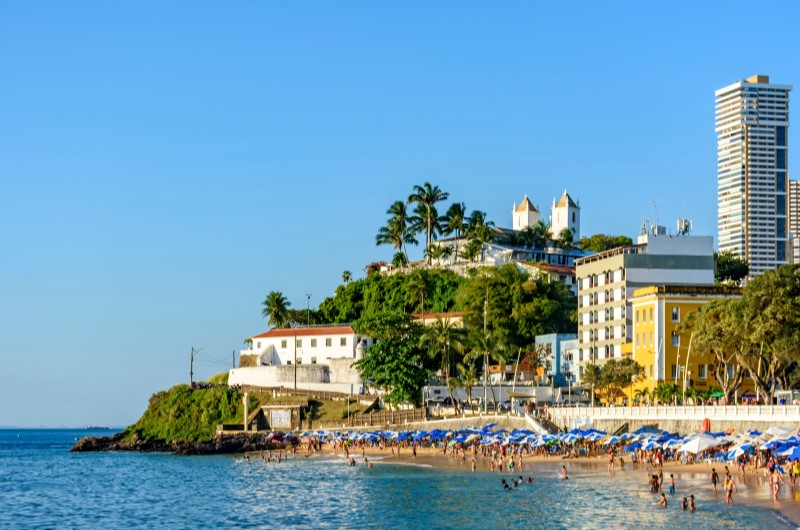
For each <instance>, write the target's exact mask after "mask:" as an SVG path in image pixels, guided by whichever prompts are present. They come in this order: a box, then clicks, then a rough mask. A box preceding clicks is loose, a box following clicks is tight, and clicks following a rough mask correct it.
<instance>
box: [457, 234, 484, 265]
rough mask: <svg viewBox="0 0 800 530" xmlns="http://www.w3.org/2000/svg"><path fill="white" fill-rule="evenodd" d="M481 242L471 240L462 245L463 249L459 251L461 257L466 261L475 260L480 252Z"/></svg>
mask: <svg viewBox="0 0 800 530" xmlns="http://www.w3.org/2000/svg"><path fill="white" fill-rule="evenodd" d="M481 249H483V244H482V243H481V242H480V241H477V240H474V239H473V240H472V241H470V242H469V243H467V244H466V245H464V250H462V251H461V257H462V258H464V259H465V260H467V261H470V262H472V261H476V260H477V259H478V256H480V254H481Z"/></svg>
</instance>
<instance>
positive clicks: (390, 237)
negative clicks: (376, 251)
mask: <svg viewBox="0 0 800 530" xmlns="http://www.w3.org/2000/svg"><path fill="white" fill-rule="evenodd" d="M386 213H388V214H389V215H390V216H391V217H389V220H388V221H387V222H386V225H385V226H382V227H381V228H380V230H378V235H377V236H375V244H376V245H392V246H393V247H394V248H395V249H396V250H397V251H398V252H402V253H403V255H405V257H406V261H407V260H408V252H406V246H407V245H409V244H410V245H416V244H417V240H416V238H415V237H414V229H413V226H412V218H411V217H409V215H408V212H407V210H406V204H405V203H404V202H403V201H395V202H393V203H392V205H391V206H389V209H388V210H387V211H386Z"/></svg>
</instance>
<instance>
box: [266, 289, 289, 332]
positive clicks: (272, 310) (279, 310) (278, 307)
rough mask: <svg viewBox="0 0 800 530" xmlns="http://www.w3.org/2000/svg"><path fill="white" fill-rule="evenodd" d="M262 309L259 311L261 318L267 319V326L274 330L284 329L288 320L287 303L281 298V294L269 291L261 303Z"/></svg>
mask: <svg viewBox="0 0 800 530" xmlns="http://www.w3.org/2000/svg"><path fill="white" fill-rule="evenodd" d="M262 305H263V306H264V309H263V310H262V311H261V316H263V317H264V318H267V319H268V320H267V322H268V323H269V325H271V326H273V327H275V328H283V327H286V326H287V324H288V322H289V320H288V318H289V314H288V310H289V305H290V304H289V301H288V300H287V299H286V297H285V296H283V293H281V292H278V291H271V292H270V293H269V294H268V295H267V297H266V298H265V299H264V301H263V302H262Z"/></svg>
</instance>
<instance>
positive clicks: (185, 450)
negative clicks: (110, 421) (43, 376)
mask: <svg viewBox="0 0 800 530" xmlns="http://www.w3.org/2000/svg"><path fill="white" fill-rule="evenodd" d="M275 448H276V447H275V446H274V445H273V444H268V443H266V442H265V441H264V434H263V433H262V434H257V433H240V434H233V435H227V436H217V437H215V438H214V439H212V440H203V441H199V442H188V441H183V440H176V441H170V442H167V441H164V440H153V439H150V438H144V437H141V436H139V435H138V434H136V433H133V434H131V433H129V432H128V431H123V432H120V433H117V434H115V435H113V436H87V437H86V438H81V439H80V440H78V443H76V444H75V445H74V446H72V449H70V451H71V452H73V453H84V452H97V451H131V452H140V453H153V452H161V453H175V454H179V455H217V454H233V453H244V452H248V451H260V450H262V449H275Z"/></svg>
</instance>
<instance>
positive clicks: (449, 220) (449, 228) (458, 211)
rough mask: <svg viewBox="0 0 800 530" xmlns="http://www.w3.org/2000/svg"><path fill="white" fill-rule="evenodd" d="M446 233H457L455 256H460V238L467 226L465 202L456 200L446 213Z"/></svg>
mask: <svg viewBox="0 0 800 530" xmlns="http://www.w3.org/2000/svg"><path fill="white" fill-rule="evenodd" d="M444 219H445V227H446V232H445V233H446V234H447V235H450V234H455V236H456V249H455V256H456V257H458V240H459V239H461V236H462V235H463V234H464V230H465V229H466V228H467V205H466V204H464V203H463V202H454V203H453V204H451V205H450V208H448V209H447V213H445V214H444Z"/></svg>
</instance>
